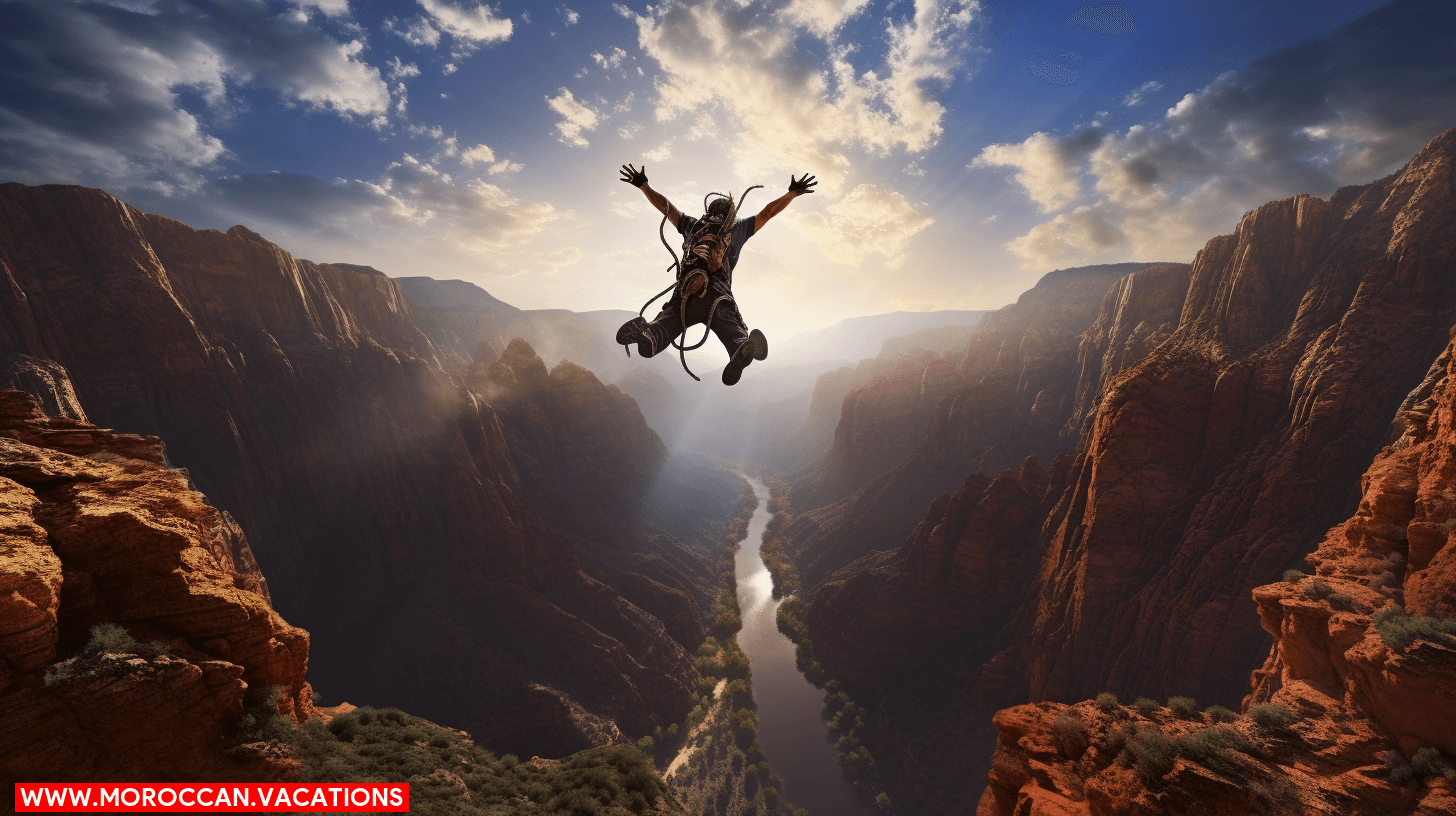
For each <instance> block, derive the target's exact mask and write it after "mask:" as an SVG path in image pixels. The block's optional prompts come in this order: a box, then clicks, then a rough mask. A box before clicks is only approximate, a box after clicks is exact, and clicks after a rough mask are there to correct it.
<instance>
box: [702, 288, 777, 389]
mask: <svg viewBox="0 0 1456 816" xmlns="http://www.w3.org/2000/svg"><path fill="white" fill-rule="evenodd" d="M725 291H726V290H725ZM717 294H722V293H715V297H716V295H717ZM713 333H714V334H716V335H718V339H719V340H720V341H722V343H723V348H724V349H726V350H727V351H728V357H729V360H728V365H726V366H724V367H723V384H724V385H734V384H736V383H737V382H738V380H739V378H741V377H742V376H743V369H745V368H747V367H748V364H749V363H751V362H753V361H754V360H762V359H764V358H766V357H768V338H766V337H764V336H763V332H761V331H759V330H757V329H754V330H753V331H751V332H750V331H749V330H748V326H747V325H746V324H745V323H744V322H743V315H741V314H739V313H738V304H737V303H734V302H733V301H731V300H725V301H723V302H722V303H720V304H718V310H717V311H716V312H714V313H713Z"/></svg>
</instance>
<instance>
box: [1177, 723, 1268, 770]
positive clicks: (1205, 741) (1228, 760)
mask: <svg viewBox="0 0 1456 816" xmlns="http://www.w3.org/2000/svg"><path fill="white" fill-rule="evenodd" d="M1176 748H1177V751H1178V755H1179V756H1181V757H1183V758H1184V759H1187V760H1189V761H1190V762H1196V763H1198V764H1199V765H1202V766H1203V767H1205V768H1207V769H1209V770H1210V771H1213V772H1214V773H1216V774H1219V775H1220V776H1227V777H1237V776H1238V775H1239V764H1238V762H1237V761H1235V760H1234V758H1233V754H1232V752H1235V751H1237V752H1239V753H1243V754H1247V753H1250V752H1251V751H1252V750H1253V746H1252V745H1250V744H1249V740H1248V739H1247V738H1246V737H1245V736H1244V735H1243V734H1241V733H1239V732H1238V731H1237V730H1235V729H1233V728H1230V727H1229V726H1227V725H1215V726H1213V727H1212V728H1205V729H1203V730H1202V731H1195V732H1193V733H1192V734H1189V735H1187V736H1185V737H1182V738H1181V739H1179V740H1178V742H1177V743H1176Z"/></svg>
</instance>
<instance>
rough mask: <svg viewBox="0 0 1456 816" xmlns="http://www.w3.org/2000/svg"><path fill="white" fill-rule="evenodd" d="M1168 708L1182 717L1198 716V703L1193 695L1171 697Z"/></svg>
mask: <svg viewBox="0 0 1456 816" xmlns="http://www.w3.org/2000/svg"><path fill="white" fill-rule="evenodd" d="M1168 709H1169V710H1170V711H1172V712H1173V713H1174V714H1177V715H1178V716H1180V717H1185V718H1191V717H1197V716H1198V703H1197V702H1196V701H1194V699H1193V698H1192V697H1169V698H1168Z"/></svg>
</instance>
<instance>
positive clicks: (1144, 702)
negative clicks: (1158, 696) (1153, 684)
mask: <svg viewBox="0 0 1456 816" xmlns="http://www.w3.org/2000/svg"><path fill="white" fill-rule="evenodd" d="M1132 707H1133V708H1136V709H1137V710H1138V712H1139V713H1140V714H1142V715H1143V716H1150V715H1151V714H1152V713H1153V712H1154V711H1157V710H1158V709H1160V708H1162V707H1163V706H1162V704H1161V703H1159V702H1158V701H1157V700H1154V699H1153V698H1151V697H1139V698H1137V699H1136V700H1133V701H1132Z"/></svg>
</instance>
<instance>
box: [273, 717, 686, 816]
mask: <svg viewBox="0 0 1456 816" xmlns="http://www.w3.org/2000/svg"><path fill="white" fill-rule="evenodd" d="M664 733H665V732H664ZM648 739H651V738H650V737H648ZM294 744H295V752H296V754H297V756H298V758H299V760H300V761H301V762H302V763H303V767H302V768H301V771H300V773H301V776H302V779H301V781H303V782H308V783H315V784H317V783H330V782H409V783H410V812H411V813H423V814H442V815H443V814H498V813H512V814H522V816H547V814H603V816H605V814H608V813H613V814H615V813H631V814H642V816H645V815H646V814H651V813H656V812H657V807H658V804H659V803H661V802H662V801H664V800H670V799H671V795H670V794H669V792H668V789H667V786H666V785H665V784H664V783H663V782H662V781H661V780H660V779H658V777H657V774H656V772H655V771H654V769H653V767H652V763H651V761H650V760H649V758H648V757H647V756H646V755H644V754H643V753H642V752H641V751H639V750H637V749H636V748H634V747H631V746H625V745H616V746H609V747H606V748H593V749H590V750H587V751H582V752H580V753H577V754H573V755H571V756H569V757H566V758H565V759H563V760H561V761H560V762H559V763H557V764H555V765H554V766H552V767H548V768H538V767H537V766H535V765H532V764H530V763H522V762H520V761H519V760H518V759H517V758H516V757H515V756H510V755H507V756H504V757H501V758H500V759H499V760H497V759H495V757H494V756H492V755H491V754H490V752H488V751H486V750H484V749H482V748H480V747H479V746H476V745H474V744H471V743H470V742H469V741H467V740H465V739H464V738H463V737H462V735H460V734H459V733H457V732H454V731H450V730H449V729H445V728H441V727H439V726H437V725H434V724H433V723H429V722H427V721H425V720H421V719H419V718H417V717H412V716H410V715H408V714H405V713H403V712H401V711H396V710H393V709H383V710H379V709H370V708H361V709H358V710H356V711H353V712H350V713H348V714H344V715H341V716H338V717H335V718H334V719H333V720H332V721H331V722H330V723H329V724H328V725H327V726H325V725H324V724H323V723H322V721H320V720H311V721H309V722H308V723H306V724H305V725H304V726H302V727H300V728H299V729H297V732H296V734H295V739H294ZM441 771H446V772H448V775H446V774H444V773H440V772H441ZM456 780H458V782H457V781H456ZM459 782H463V783H464V785H465V788H464V789H463V790H462V789H461V787H460V785H459ZM467 792H468V795H467Z"/></svg>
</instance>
